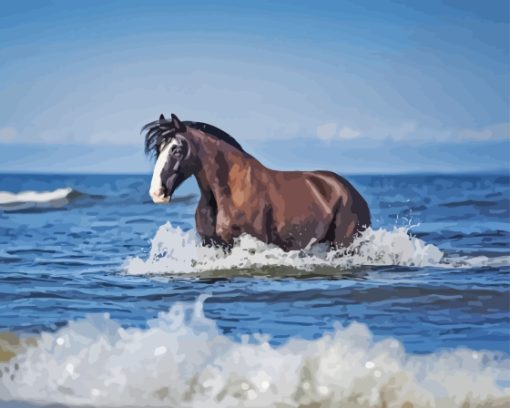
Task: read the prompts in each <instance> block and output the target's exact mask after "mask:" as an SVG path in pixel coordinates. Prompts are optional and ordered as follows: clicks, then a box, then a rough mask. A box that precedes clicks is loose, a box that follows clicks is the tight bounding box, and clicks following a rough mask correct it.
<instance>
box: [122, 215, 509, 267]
mask: <svg viewBox="0 0 510 408" xmlns="http://www.w3.org/2000/svg"><path fill="white" fill-rule="evenodd" d="M493 263H496V264H498V265H499V264H503V265H508V264H509V263H510V262H509V257H498V258H496V259H489V258H487V257H484V256H480V257H471V258H470V257H465V256H458V257H451V256H450V257H446V256H445V254H444V253H443V252H442V251H441V250H440V249H439V248H438V247H436V246H434V245H432V244H427V243H426V242H424V241H423V240H421V239H419V238H416V237H413V236H412V235H411V234H410V232H409V228H407V227H399V228H394V229H393V230H386V229H384V228H379V229H372V228H368V229H367V230H366V231H364V232H363V233H362V234H360V235H359V236H358V237H356V239H355V240H354V242H353V243H352V245H351V246H350V247H349V248H347V249H344V250H338V251H330V250H327V248H325V247H324V246H320V245H317V246H314V247H312V248H310V249H307V250H299V251H289V252H285V251H283V250H282V249H280V248H278V247H277V246H274V245H268V244H265V243H263V242H261V241H259V240H257V239H256V238H254V237H252V236H250V235H246V234H245V235H242V236H240V237H239V238H237V239H236V240H235V242H234V246H233V248H232V250H231V251H230V252H229V253H225V252H224V251H223V250H222V249H219V248H209V247H202V245H201V244H200V240H199V239H198V238H197V236H196V234H195V232H194V231H182V230H181V229H180V228H178V227H177V228H174V227H173V226H172V225H171V224H170V223H166V224H164V225H162V226H161V227H160V228H159V230H158V231H157V233H156V235H155V236H154V238H153V239H152V243H151V249H150V252H149V255H148V257H147V259H145V260H144V259H141V258H139V257H135V258H131V259H129V260H128V261H127V262H126V264H125V270H126V272H127V273H129V274H186V273H201V272H206V271H218V270H222V271H225V270H230V271H234V270H246V269H254V268H267V267H287V268H292V269H295V270H303V271H314V270H317V269H321V268H322V269H324V268H329V269H331V268H334V269H337V270H349V269H352V268H356V267H361V266H385V265H394V266H409V267H426V266H434V267H449V268H451V267H481V266H490V265H491V264H493Z"/></svg>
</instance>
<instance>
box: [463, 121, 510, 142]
mask: <svg viewBox="0 0 510 408" xmlns="http://www.w3.org/2000/svg"><path fill="white" fill-rule="evenodd" d="M456 136H457V138H459V139H461V140H473V141H488V140H498V139H507V138H509V137H510V123H508V122H506V123H496V124H493V125H490V126H486V127H484V128H481V129H463V130H460V131H459V132H457V134H456Z"/></svg>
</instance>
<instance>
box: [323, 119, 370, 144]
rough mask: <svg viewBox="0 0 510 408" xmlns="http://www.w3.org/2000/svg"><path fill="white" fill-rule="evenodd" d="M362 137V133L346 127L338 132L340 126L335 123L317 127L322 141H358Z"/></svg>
mask: <svg viewBox="0 0 510 408" xmlns="http://www.w3.org/2000/svg"><path fill="white" fill-rule="evenodd" d="M360 135H361V131H360V130H357V129H354V128H351V127H349V126H344V127H342V128H341V129H340V130H338V125H337V124H336V123H335V122H329V123H324V124H322V125H320V126H318V127H317V137H318V138H319V139H322V140H326V141H329V140H334V139H341V140H350V139H356V138H358V137H359V136H360Z"/></svg>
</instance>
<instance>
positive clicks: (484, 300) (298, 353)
mask: <svg viewBox="0 0 510 408" xmlns="http://www.w3.org/2000/svg"><path fill="white" fill-rule="evenodd" d="M348 178H349V180H351V181H352V182H353V184H354V185H355V186H356V188H358V189H359V191H360V192H361V193H362V194H363V195H364V197H365V198H366V199H367V201H368V203H369V205H370V208H371V212H372V221H373V226H372V228H371V229H369V230H367V231H366V232H364V233H363V234H362V235H361V236H360V237H358V238H357V239H356V241H355V242H354V244H353V245H352V248H350V249H351V251H349V252H350V253H349V254H348V255H345V254H344V255H343V256H341V255H342V254H340V253H335V252H327V251H325V250H324V248H320V247H316V248H312V249H311V250H310V251H291V252H288V253H285V252H283V251H281V250H280V249H278V248H276V247H272V246H268V245H265V244H263V243H261V242H259V241H257V240H255V239H254V238H252V237H250V236H242V237H240V238H239V239H238V240H237V242H236V244H235V246H234V248H233V250H232V252H231V253H230V254H225V253H224V252H223V251H221V250H215V249H211V248H202V247H201V246H200V245H199V244H198V242H199V241H198V240H197V237H196V235H195V233H194V231H193V228H194V211H195V207H196V203H197V200H198V196H197V189H196V187H195V186H194V184H193V183H192V182H191V183H187V184H186V185H184V186H183V187H182V188H181V189H179V190H178V191H177V192H176V197H175V199H174V201H173V202H172V203H171V204H170V205H163V206H158V205H154V204H153V203H152V202H151V200H150V198H149V196H148V193H147V190H148V186H149V182H150V176H149V175H147V176H111V175H109V176H101V175H97V176H91V175H68V176H64V175H58V176H55V175H0V405H1V404H4V405H5V404H7V401H11V402H9V404H15V405H13V406H21V405H18V404H30V405H45V404H52V403H60V404H63V405H85V406H91V405H92V406H170V407H180V406H184V407H188V406H189V407H237V406H240V407H271V406H278V407H339V406H341V407H382V406H386V407H408V408H409V407H411V406H412V407H422V406H423V407H454V406H459V407H466V406H469V407H474V406H480V407H486V406H502V407H503V406H508V404H510V314H509V309H510V297H509V286H510V285H509V283H510V282H509V275H508V273H509V272H510V254H509V243H510V177H509V176H508V175H455V176H454V175H448V176H441V175H405V176H353V177H348ZM12 401H14V402H12Z"/></svg>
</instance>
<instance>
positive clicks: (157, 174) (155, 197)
mask: <svg viewBox="0 0 510 408" xmlns="http://www.w3.org/2000/svg"><path fill="white" fill-rule="evenodd" d="M174 144H175V139H172V141H171V142H170V143H167V144H166V146H164V147H163V149H162V150H161V152H160V153H159V156H158V160H156V165H155V166H154V173H153V174H152V181H151V187H150V190H149V194H150V196H151V198H152V201H154V202H155V203H156V204H162V203H169V202H170V196H165V189H164V187H163V182H164V181H166V180H164V181H163V180H161V172H162V171H163V168H164V167H165V164H166V161H167V160H168V154H169V152H170V149H171V148H172V146H173V145H174Z"/></svg>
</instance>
